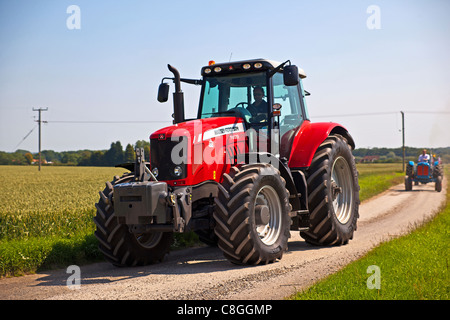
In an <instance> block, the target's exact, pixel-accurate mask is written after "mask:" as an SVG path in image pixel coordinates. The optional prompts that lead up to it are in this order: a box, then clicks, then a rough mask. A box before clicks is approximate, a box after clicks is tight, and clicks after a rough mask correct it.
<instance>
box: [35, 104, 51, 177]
mask: <svg viewBox="0 0 450 320" xmlns="http://www.w3.org/2000/svg"><path fill="white" fill-rule="evenodd" d="M47 110H48V108H38V109H35V108H33V111H38V112H39V120H37V121H36V120H35V121H36V122H37V123H38V124H39V171H41V123H42V122H46V121H42V118H41V112H42V111H47Z"/></svg>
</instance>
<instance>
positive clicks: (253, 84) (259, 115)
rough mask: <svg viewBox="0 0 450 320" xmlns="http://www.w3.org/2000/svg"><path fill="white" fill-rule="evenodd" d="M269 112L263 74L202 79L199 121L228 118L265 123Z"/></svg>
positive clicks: (265, 81) (264, 75)
mask: <svg viewBox="0 0 450 320" xmlns="http://www.w3.org/2000/svg"><path fill="white" fill-rule="evenodd" d="M268 112H269V107H268V103H267V78H266V73H265V72H259V73H251V74H236V75H229V76H222V77H205V78H204V91H203V97H202V99H201V111H200V114H199V117H200V118H201V119H204V118H211V117H221V116H222V117H223V116H227V115H229V116H240V117H242V118H244V119H245V121H246V122H247V123H265V122H267V119H268V117H267V115H268Z"/></svg>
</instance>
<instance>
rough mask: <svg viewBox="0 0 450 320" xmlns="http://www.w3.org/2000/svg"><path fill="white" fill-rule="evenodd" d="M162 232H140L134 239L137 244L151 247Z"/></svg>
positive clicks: (158, 239)
mask: <svg viewBox="0 0 450 320" xmlns="http://www.w3.org/2000/svg"><path fill="white" fill-rule="evenodd" d="M162 235H163V233H162V232H153V233H140V234H137V235H136V240H137V241H138V242H139V244H140V245H141V246H142V247H144V248H146V249H151V248H154V247H155V246H156V245H157V244H158V243H159V241H160V240H161V238H162Z"/></svg>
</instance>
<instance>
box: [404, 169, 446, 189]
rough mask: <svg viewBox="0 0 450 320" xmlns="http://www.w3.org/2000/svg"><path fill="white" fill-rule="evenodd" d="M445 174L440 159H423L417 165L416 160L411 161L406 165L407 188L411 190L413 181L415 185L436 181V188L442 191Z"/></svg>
mask: <svg viewBox="0 0 450 320" xmlns="http://www.w3.org/2000/svg"><path fill="white" fill-rule="evenodd" d="M443 176H444V168H443V166H442V164H440V163H439V162H438V161H422V162H419V163H417V165H415V164H414V161H409V163H408V165H407V166H406V176H405V190H406V191H411V190H412V186H413V182H414V184H415V185H418V184H419V183H422V184H427V183H429V182H434V183H435V185H434V190H436V191H437V192H441V190H442V179H443Z"/></svg>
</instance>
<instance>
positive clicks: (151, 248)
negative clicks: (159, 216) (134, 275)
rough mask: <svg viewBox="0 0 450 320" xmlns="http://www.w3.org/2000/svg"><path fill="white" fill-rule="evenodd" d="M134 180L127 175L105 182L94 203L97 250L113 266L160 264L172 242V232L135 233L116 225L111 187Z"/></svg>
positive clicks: (131, 175) (121, 225) (131, 176)
mask: <svg viewBox="0 0 450 320" xmlns="http://www.w3.org/2000/svg"><path fill="white" fill-rule="evenodd" d="M133 178H134V175H133V174H126V175H124V176H122V177H121V178H119V177H116V178H114V180H113V181H112V182H111V183H109V182H107V183H106V188H105V189H104V190H103V191H102V192H100V200H99V202H98V203H97V204H96V207H97V215H96V216H95V218H94V222H95V224H96V226H97V230H96V231H95V236H96V237H97V239H98V241H99V250H100V251H101V252H102V253H103V255H104V256H105V258H106V260H108V261H109V262H111V263H112V264H114V265H116V266H135V265H147V264H151V263H155V262H158V261H161V260H162V259H163V258H164V256H165V254H166V253H168V252H169V249H170V246H171V244H172V242H173V234H172V232H155V233H143V234H135V233H131V232H130V231H129V228H128V226H127V225H124V224H119V223H118V221H117V219H116V217H115V216H114V202H113V187H114V185H116V184H119V183H127V182H131V181H132V180H133Z"/></svg>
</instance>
